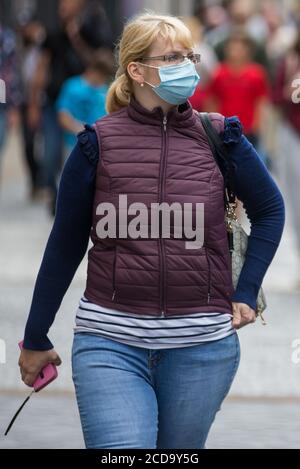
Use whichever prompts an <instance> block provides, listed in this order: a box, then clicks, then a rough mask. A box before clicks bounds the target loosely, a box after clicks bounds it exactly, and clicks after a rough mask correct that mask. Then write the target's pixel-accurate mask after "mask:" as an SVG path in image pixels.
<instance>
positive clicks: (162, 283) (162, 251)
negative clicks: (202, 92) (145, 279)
mask: <svg viewBox="0 0 300 469" xmlns="http://www.w3.org/2000/svg"><path fill="white" fill-rule="evenodd" d="M166 147H167V116H164V117H163V147H162V160H161V171H160V191H159V203H161V202H162V201H163V195H164V182H165V171H166ZM159 225H160V234H161V228H162V227H161V223H160V224H159ZM159 247H160V259H161V261H160V262H161V265H160V274H161V275H160V278H161V281H160V288H161V298H160V300H161V317H164V316H165V309H166V308H165V249H164V240H163V239H162V238H161V237H160V236H159Z"/></svg>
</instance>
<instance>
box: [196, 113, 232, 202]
mask: <svg viewBox="0 0 300 469" xmlns="http://www.w3.org/2000/svg"><path fill="white" fill-rule="evenodd" d="M198 115H199V117H200V120H201V122H202V126H203V128H204V130H205V133H206V135H207V139H208V143H209V146H210V148H211V151H212V153H213V156H214V158H215V160H216V163H217V164H218V166H219V168H220V170H221V172H222V174H223V176H224V186H225V194H224V199H225V203H226V205H227V204H228V203H233V202H234V201H235V197H236V196H235V189H234V168H233V165H232V163H231V160H230V155H229V152H228V149H227V147H226V146H225V144H224V143H223V142H222V140H221V138H220V136H219V134H218V132H217V131H216V129H215V128H214V126H213V125H212V123H211V121H210V118H209V115H208V113H207V112H198Z"/></svg>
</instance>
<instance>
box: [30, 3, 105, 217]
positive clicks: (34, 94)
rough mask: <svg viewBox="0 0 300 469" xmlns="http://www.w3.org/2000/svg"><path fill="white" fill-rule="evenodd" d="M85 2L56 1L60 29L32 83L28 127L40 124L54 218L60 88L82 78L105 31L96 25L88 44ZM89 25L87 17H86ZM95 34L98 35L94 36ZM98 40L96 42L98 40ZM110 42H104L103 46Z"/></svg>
mask: <svg viewBox="0 0 300 469" xmlns="http://www.w3.org/2000/svg"><path fill="white" fill-rule="evenodd" d="M87 7H88V4H87V1H86V0H60V1H59V10H58V13H59V20H60V21H59V27H58V29H57V30H56V31H52V32H48V33H47V35H46V38H45V41H44V42H43V44H42V46H41V49H42V53H41V57H40V60H39V62H38V65H37V70H36V73H35V75H34V77H33V80H32V83H31V93H30V96H31V98H30V103H29V107H28V125H29V126H30V127H31V128H33V129H34V128H36V127H37V126H38V125H39V124H40V122H41V121H42V127H43V134H44V143H45V144H44V148H45V151H44V160H43V183H44V185H45V186H46V187H48V188H49V191H50V207H49V208H50V213H51V215H52V216H54V214H55V206H56V197H57V184H56V180H57V175H58V174H59V171H60V167H61V163H62V158H63V138H62V130H61V127H60V124H59V122H58V118H57V112H56V105H55V103H56V100H57V97H58V94H59V92H60V88H61V86H62V85H63V83H64V82H65V80H66V79H68V78H69V77H72V76H75V75H79V74H82V73H83V72H84V70H85V67H86V64H87V61H88V60H89V59H90V57H91V55H92V53H93V51H94V50H95V48H98V47H101V46H102V43H103V41H104V39H103V34H102V32H101V31H102V30H103V28H104V31H107V30H108V26H107V24H106V23H108V22H107V20H106V19H105V18H104V17H103V18H102V23H103V24H104V23H105V25H104V26H103V28H102V23H101V22H100V21H99V24H98V29H97V30H96V31H94V33H93V35H92V39H91V42H89V39H90V38H89V36H88V35H86V34H84V33H82V30H83V31H85V25H84V20H85V14H86V13H85V8H87ZM88 18H89V21H90V16H89V17H88ZM97 31H100V32H101V33H100V32H99V34H98V36H97ZM97 38H98V39H97ZM108 41H109V38H107V39H106V42H108Z"/></svg>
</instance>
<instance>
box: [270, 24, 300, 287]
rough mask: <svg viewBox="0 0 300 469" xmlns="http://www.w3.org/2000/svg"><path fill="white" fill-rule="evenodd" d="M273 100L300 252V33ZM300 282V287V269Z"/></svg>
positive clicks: (281, 67)
mask: <svg viewBox="0 0 300 469" xmlns="http://www.w3.org/2000/svg"><path fill="white" fill-rule="evenodd" d="M273 101H274V104H275V105H276V106H277V108H278V109H279V110H280V113H281V120H280V123H279V125H278V139H279V145H280V149H279V158H278V164H279V168H278V172H279V177H280V179H281V182H282V186H283V189H284V191H285V193H286V196H287V198H288V200H289V207H290V208H291V213H292V223H293V225H294V227H295V231H296V239H297V246H298V254H299V255H300V210H299V200H300V33H298V37H297V39H296V41H295V43H294V45H293V47H292V48H291V49H290V50H289V51H288V53H287V54H286V55H285V57H284V58H283V59H282V61H281V63H280V64H279V66H278V69H277V74H276V80H275V84H274V87H273ZM299 261H300V259H299ZM298 282H299V286H300V272H299V279H298Z"/></svg>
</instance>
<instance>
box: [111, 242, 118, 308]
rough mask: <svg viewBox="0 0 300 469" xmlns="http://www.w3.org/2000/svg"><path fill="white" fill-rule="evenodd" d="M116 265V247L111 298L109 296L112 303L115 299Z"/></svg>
mask: <svg viewBox="0 0 300 469" xmlns="http://www.w3.org/2000/svg"><path fill="white" fill-rule="evenodd" d="M116 264H117V246H115V252H114V260H113V268H112V296H111V299H112V300H113V301H114V300H115V298H116Z"/></svg>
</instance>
